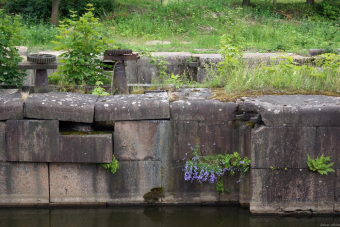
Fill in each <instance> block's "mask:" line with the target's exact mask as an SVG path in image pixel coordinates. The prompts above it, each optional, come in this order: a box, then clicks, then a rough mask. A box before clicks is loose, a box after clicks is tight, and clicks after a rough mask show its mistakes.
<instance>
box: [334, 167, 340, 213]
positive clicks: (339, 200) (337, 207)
mask: <svg viewBox="0 0 340 227" xmlns="http://www.w3.org/2000/svg"><path fill="white" fill-rule="evenodd" d="M335 173H336V181H335V185H334V186H335V197H334V199H335V202H334V211H335V212H337V213H339V212H340V169H336V170H335Z"/></svg>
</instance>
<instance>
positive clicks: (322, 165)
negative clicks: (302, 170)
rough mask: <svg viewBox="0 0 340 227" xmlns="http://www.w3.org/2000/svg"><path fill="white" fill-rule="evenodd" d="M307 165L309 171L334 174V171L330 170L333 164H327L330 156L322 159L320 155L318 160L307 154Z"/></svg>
mask: <svg viewBox="0 0 340 227" xmlns="http://www.w3.org/2000/svg"><path fill="white" fill-rule="evenodd" d="M307 157H308V159H307V164H308V167H309V169H310V170H312V171H315V172H318V173H320V174H326V175H327V174H328V173H329V172H334V169H333V168H331V167H332V166H333V165H334V162H332V163H328V162H329V161H330V159H331V157H330V156H328V157H324V156H323V155H321V156H320V157H319V158H316V159H312V158H311V157H310V156H309V155H308V154H307Z"/></svg>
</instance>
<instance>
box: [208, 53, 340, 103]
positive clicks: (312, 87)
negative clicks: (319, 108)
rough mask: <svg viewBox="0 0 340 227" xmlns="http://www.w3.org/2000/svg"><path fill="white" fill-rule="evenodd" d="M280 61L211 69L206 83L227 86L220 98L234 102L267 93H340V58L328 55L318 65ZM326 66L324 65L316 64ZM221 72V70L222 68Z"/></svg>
mask: <svg viewBox="0 0 340 227" xmlns="http://www.w3.org/2000/svg"><path fill="white" fill-rule="evenodd" d="M282 58H283V59H281V61H280V62H279V63H278V64H275V60H273V61H272V63H271V64H269V65H268V63H262V64H257V65H255V66H248V65H247V63H246V64H238V65H236V66H231V67H225V66H221V65H219V66H217V67H225V68H224V70H223V73H219V72H218V71H215V70H211V68H209V67H208V68H207V74H208V77H207V78H206V82H205V86H207V87H211V88H223V91H221V90H219V92H218V93H217V96H216V98H218V99H220V100H223V101H226V100H228V101H233V100H235V99H236V98H239V97H242V96H248V95H263V94H324V95H333V96H340V68H339V64H340V63H339V60H340V57H339V55H337V54H325V55H321V56H320V57H318V59H316V60H315V62H314V63H315V64H316V65H313V66H312V65H298V64H297V63H295V62H294V61H293V59H292V57H285V56H283V57H282ZM315 66H323V67H315ZM220 71H221V70H220Z"/></svg>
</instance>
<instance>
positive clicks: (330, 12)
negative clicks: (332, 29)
mask: <svg viewBox="0 0 340 227" xmlns="http://www.w3.org/2000/svg"><path fill="white" fill-rule="evenodd" d="M321 12H322V14H323V15H324V16H326V17H328V18H329V19H332V20H336V19H339V18H340V2H339V0H323V1H322V3H321Z"/></svg>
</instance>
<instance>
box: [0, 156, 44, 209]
mask: <svg viewBox="0 0 340 227" xmlns="http://www.w3.org/2000/svg"><path fill="white" fill-rule="evenodd" d="M0 182H1V184H0V205H6V204H9V205H10V204H12V205H28V204H42V203H48V202H49V191H48V190H49V188H48V166H47V163H40V164H38V163H5V162H0Z"/></svg>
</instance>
